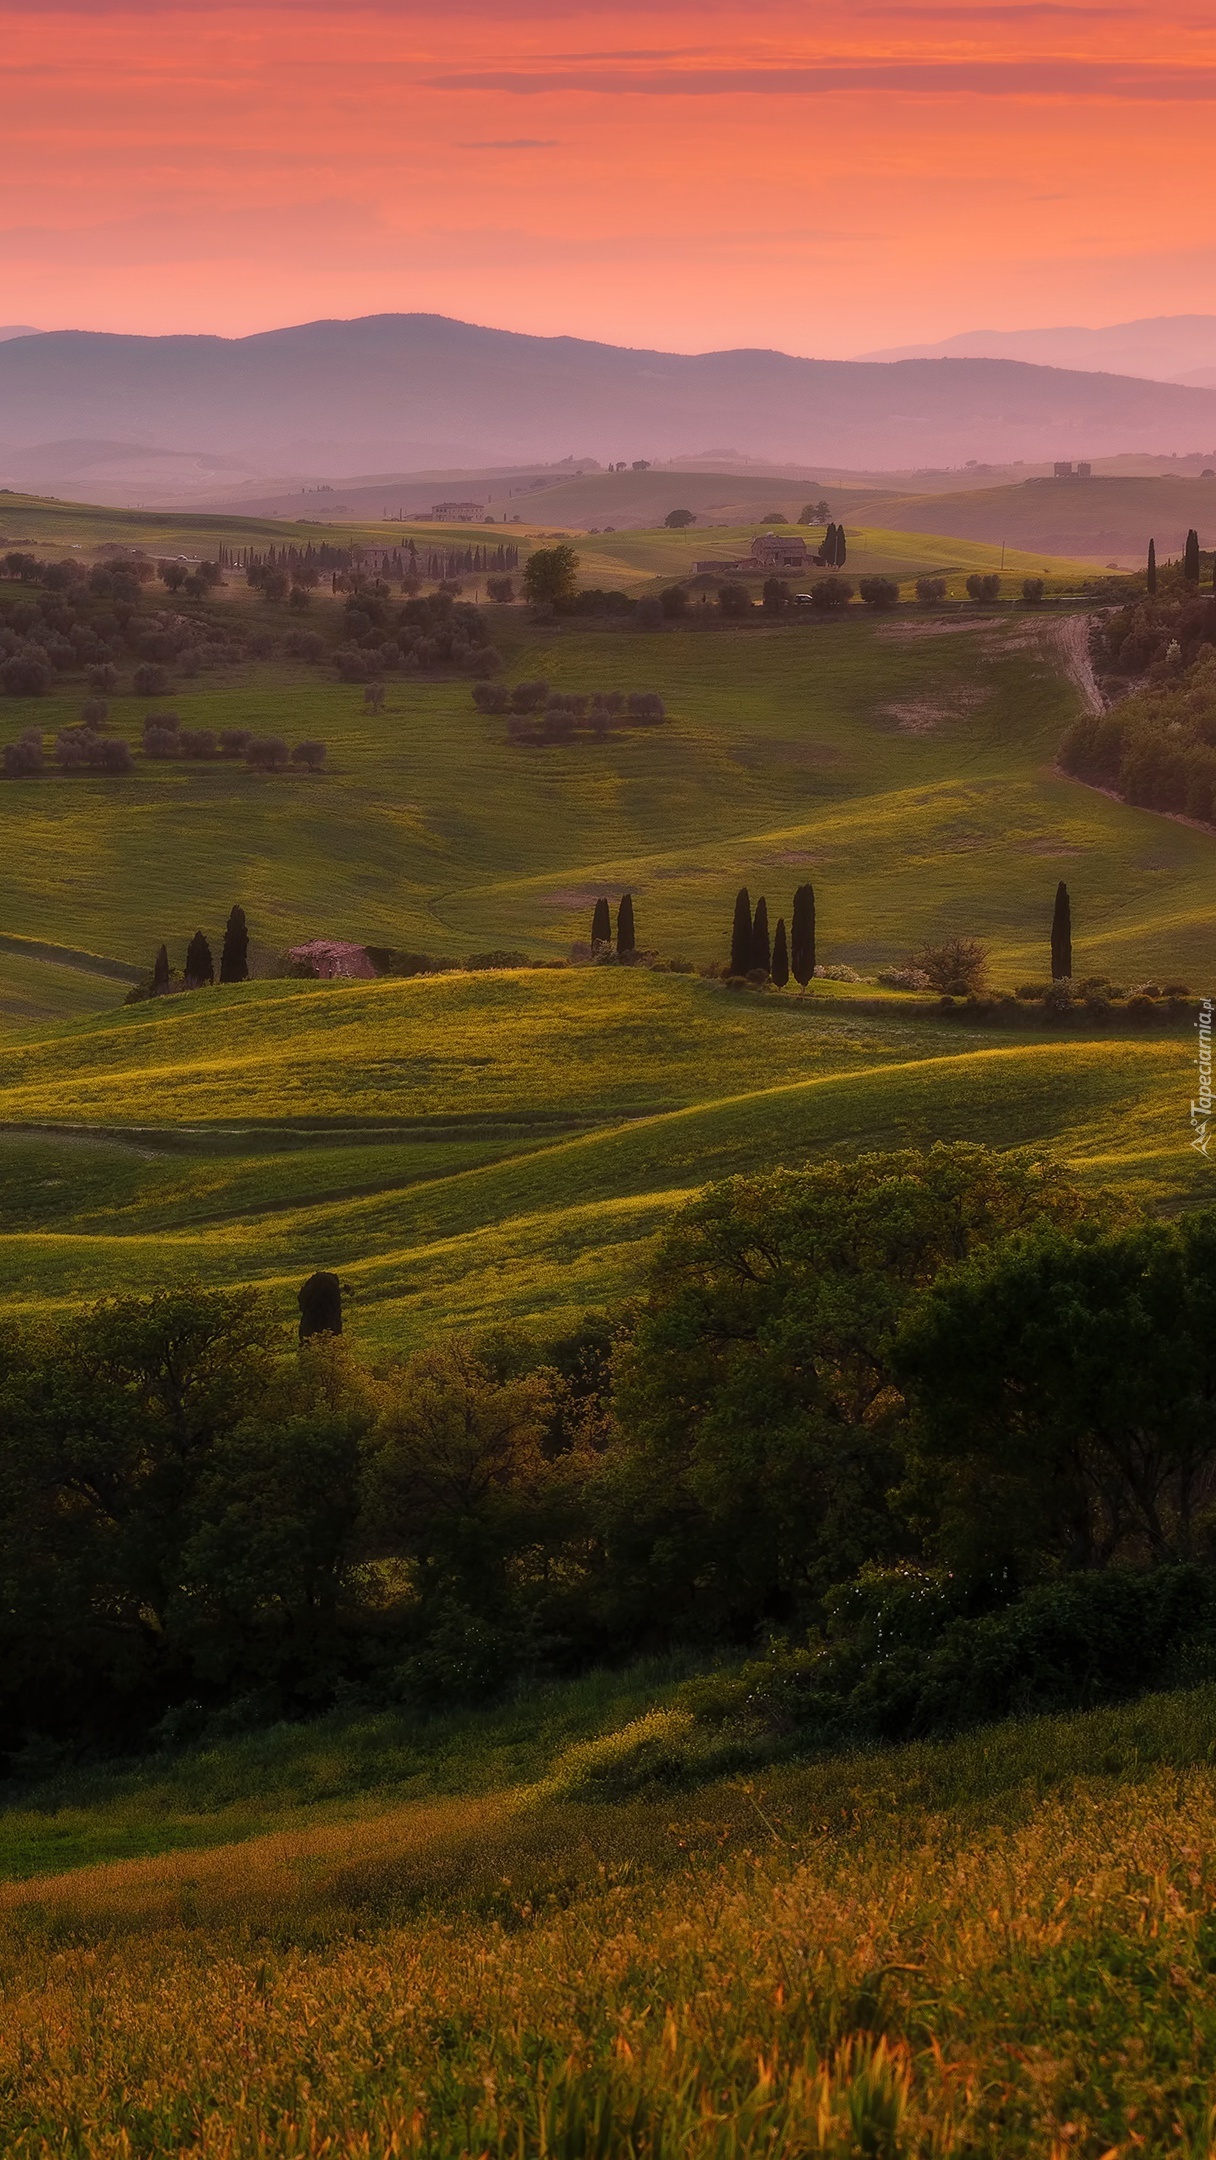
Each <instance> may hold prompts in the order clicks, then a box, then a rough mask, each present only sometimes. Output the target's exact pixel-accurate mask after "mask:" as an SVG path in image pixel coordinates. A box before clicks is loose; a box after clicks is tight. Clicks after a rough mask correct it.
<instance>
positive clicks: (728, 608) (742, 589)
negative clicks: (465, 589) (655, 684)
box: [48, 585, 752, 673]
mask: <svg viewBox="0 0 1216 2160" xmlns="http://www.w3.org/2000/svg"><path fill="white" fill-rule="evenodd" d="M718 606H719V608H720V610H721V612H722V614H723V615H750V614H751V612H752V596H751V594H750V593H749V591H748V589H747V587H746V585H720V586H719V588H718ZM48 673H49V670H48Z"/></svg>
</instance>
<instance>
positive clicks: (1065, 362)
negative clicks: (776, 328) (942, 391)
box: [857, 315, 1216, 390]
mask: <svg viewBox="0 0 1216 2160" xmlns="http://www.w3.org/2000/svg"><path fill="white" fill-rule="evenodd" d="M857 357H858V359H860V360H880V361H892V360H1026V361H1029V362H1030V363H1031V364H1032V365H1033V366H1035V367H1053V368H1079V369H1083V370H1085V371H1086V372H1088V373H1098V374H1103V375H1139V376H1144V377H1147V378H1148V379H1149V380H1150V381H1155V382H1177V383H1189V384H1191V385H1193V386H1197V387H1198V388H1201V389H1209V390H1210V389H1216V315H1146V316H1145V317H1143V319H1142V320H1141V321H1139V322H1126V323H1111V324H1110V325H1109V327H1108V328H1107V329H1105V330H1081V329H1075V328H1073V329H1068V328H1062V329H1058V330H964V331H963V332H962V333H961V334H960V335H959V336H958V337H950V338H942V339H941V341H940V343H938V344H936V345H894V346H892V347H890V349H889V350H888V351H885V352H872V353H859V354H858V356H857Z"/></svg>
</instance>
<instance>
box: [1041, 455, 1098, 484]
mask: <svg viewBox="0 0 1216 2160" xmlns="http://www.w3.org/2000/svg"><path fill="white" fill-rule="evenodd" d="M1051 477H1052V479H1053V480H1092V478H1093V467H1092V466H1090V465H1087V464H1085V463H1084V462H1082V463H1081V464H1079V465H1070V464H1069V463H1068V461H1067V460H1066V459H1059V458H1058V459H1057V460H1056V466H1055V470H1054V472H1053V473H1052V476H1051Z"/></svg>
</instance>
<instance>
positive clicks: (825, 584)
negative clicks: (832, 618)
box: [811, 577, 853, 613]
mask: <svg viewBox="0 0 1216 2160" xmlns="http://www.w3.org/2000/svg"><path fill="white" fill-rule="evenodd" d="M852 597H853V588H852V586H851V585H850V583H849V581H848V579H847V578H840V577H829V578H819V579H818V580H817V582H816V583H815V584H814V585H812V587H811V606H812V607H815V608H818V609H819V610H820V612H821V613H823V612H829V613H830V612H831V610H832V609H834V608H845V607H847V606H848V604H849V602H850V600H851V599H852Z"/></svg>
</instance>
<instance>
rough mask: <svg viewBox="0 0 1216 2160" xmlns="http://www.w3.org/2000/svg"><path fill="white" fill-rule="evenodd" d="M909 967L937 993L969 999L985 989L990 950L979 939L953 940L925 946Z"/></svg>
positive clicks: (909, 963)
mask: <svg viewBox="0 0 1216 2160" xmlns="http://www.w3.org/2000/svg"><path fill="white" fill-rule="evenodd" d="M908 966H909V967H910V968H915V969H917V970H918V971H919V973H920V974H922V975H924V976H925V977H926V978H927V979H928V981H929V982H930V983H931V984H932V986H933V988H934V989H935V990H946V991H948V992H949V993H950V995H951V996H952V997H965V996H967V994H968V993H969V992H972V991H976V990H982V989H983V986H984V983H985V981H986V980H987V975H988V948H987V946H986V945H981V944H980V943H979V942H978V941H977V940H976V939H975V938H964V937H949V938H945V939H943V941H942V943H941V944H940V945H925V946H922V948H921V950H920V951H919V952H918V953H917V954H915V956H914V957H913V958H912V959H910V960H909V962H908Z"/></svg>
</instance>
